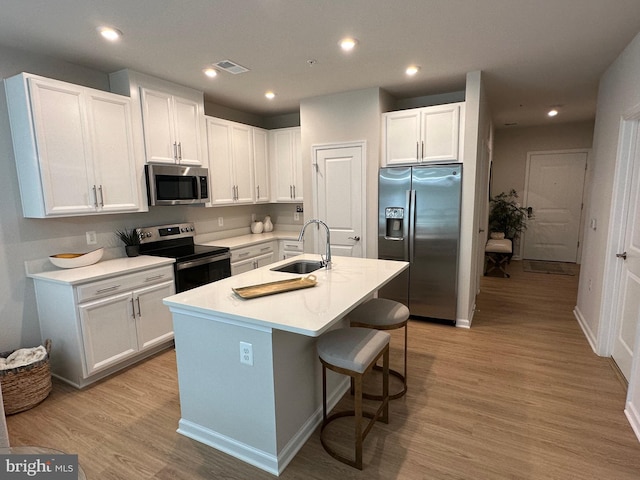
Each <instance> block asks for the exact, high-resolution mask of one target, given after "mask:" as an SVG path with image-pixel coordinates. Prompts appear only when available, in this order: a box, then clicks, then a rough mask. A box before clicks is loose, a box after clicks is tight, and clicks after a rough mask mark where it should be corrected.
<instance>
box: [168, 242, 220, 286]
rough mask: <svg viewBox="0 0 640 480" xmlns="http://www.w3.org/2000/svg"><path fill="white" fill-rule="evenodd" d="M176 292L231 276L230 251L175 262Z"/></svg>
mask: <svg viewBox="0 0 640 480" xmlns="http://www.w3.org/2000/svg"><path fill="white" fill-rule="evenodd" d="M175 274H176V293H180V292H184V291H186V290H191V289H192V288H196V287H200V286H201V285H206V284H207V283H211V282H215V281H217V280H222V279H223V278H227V277H230V276H231V253H229V252H227V253H223V254H221V255H214V256H211V257H203V258H198V259H196V260H185V261H181V262H177V263H176V264H175Z"/></svg>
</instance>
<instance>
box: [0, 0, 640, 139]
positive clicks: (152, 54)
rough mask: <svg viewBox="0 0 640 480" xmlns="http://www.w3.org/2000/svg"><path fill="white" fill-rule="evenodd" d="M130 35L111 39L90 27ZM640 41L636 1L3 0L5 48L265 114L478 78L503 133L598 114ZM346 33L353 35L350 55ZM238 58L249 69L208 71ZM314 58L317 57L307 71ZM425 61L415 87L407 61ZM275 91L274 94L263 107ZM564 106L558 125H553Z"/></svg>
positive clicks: (419, 91) (425, 90)
mask: <svg viewBox="0 0 640 480" xmlns="http://www.w3.org/2000/svg"><path fill="white" fill-rule="evenodd" d="M104 24H107V25H112V26H115V27H117V28H119V29H120V30H122V31H123V32H124V37H123V38H122V39H121V40H120V42H118V43H117V44H108V43H106V42H105V41H103V40H102V39H101V38H99V37H98V35H97V34H96V28H97V27H98V26H100V25H104ZM638 32H640V1H639V0H395V1H393V0H289V1H286V0H5V1H3V2H2V5H0V45H5V46H9V47H16V48H21V49H25V50H29V51H34V52H38V53H44V54H47V55H51V56H54V57H57V58H61V59H64V60H68V61H70V62H72V63H76V64H80V65H85V66H88V67H92V68H95V69H98V70H101V71H104V72H112V71H116V70H119V69H122V68H131V69H134V70H137V71H140V72H144V73H147V74H150V75H154V76H158V77H161V78H165V79H167V80H171V81H174V82H177V83H180V84H183V85H187V86H190V87H193V88H196V89H198V90H202V91H204V92H205V95H206V99H207V100H208V101H210V102H213V103H217V104H220V105H223V106H227V107H231V108H235V109H238V110H241V111H245V112H248V113H254V114H258V115H262V116H273V115H279V114H284V113H291V112H295V111H297V110H298V108H299V103H300V100H301V99H304V98H309V97H314V96H318V95H325V94H330V93H337V92H344V91H349V90H356V89H362V88H368V87H382V88H383V89H385V90H387V91H388V92H389V93H391V94H392V95H394V96H396V97H398V98H408V97H416V96H422V95H431V94H437V93H447V92H452V91H458V90H463V89H464V85H465V74H466V72H469V71H474V70H482V71H483V72H484V79H485V85H486V88H487V92H488V95H489V100H490V104H491V109H492V112H493V117H494V121H495V123H496V126H497V127H501V126H503V125H504V124H505V123H517V124H519V125H536V124H544V123H547V122H550V121H553V122H567V121H580V120H588V119H593V117H594V115H595V102H596V95H597V87H598V79H599V78H600V76H601V75H602V73H603V72H604V71H605V70H606V68H607V67H608V66H609V65H610V64H611V63H612V62H613V60H614V59H615V58H616V57H617V56H618V55H619V54H620V53H621V51H622V50H623V49H624V47H625V46H626V45H627V44H628V43H629V42H630V41H631V40H632V39H633V37H634V36H635V35H636V34H637V33H638ZM344 36H353V37H355V38H357V39H358V40H359V45H358V47H357V49H356V50H355V51H354V52H352V53H351V54H349V55H345V54H344V53H342V52H341V51H340V50H339V48H338V41H339V39H340V38H342V37H344ZM224 59H230V60H232V61H234V62H237V63H239V64H241V65H243V66H245V67H247V68H249V69H250V72H248V73H244V74H241V75H231V74H228V73H224V72H223V73H220V74H219V75H218V77H217V78H215V79H213V80H211V79H208V78H206V77H204V76H203V74H202V69H203V68H204V67H205V66H206V65H208V64H211V63H213V62H216V61H219V60H224ZM308 60H315V61H316V63H315V65H313V66H309V64H308V63H307V61H308ZM412 63H414V64H418V65H420V66H421V70H420V72H419V74H418V75H417V76H416V77H414V78H412V79H408V78H407V77H406V76H405V75H404V69H405V67H406V66H407V65H409V64H412ZM267 90H273V91H275V92H276V93H277V96H276V98H275V99H274V100H272V101H268V100H266V99H265V98H264V93H265V91H267ZM552 105H561V108H560V111H561V114H560V115H559V116H558V117H556V118H555V119H553V120H549V119H548V118H546V117H545V112H546V111H547V110H548V109H549V107H550V106H552Z"/></svg>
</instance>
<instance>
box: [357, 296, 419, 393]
mask: <svg viewBox="0 0 640 480" xmlns="http://www.w3.org/2000/svg"><path fill="white" fill-rule="evenodd" d="M409 316H410V313H409V309H408V308H407V307H406V306H405V305H403V304H402V303H400V302H396V301H393V300H389V299H388V298H372V299H371V300H368V301H366V302H365V303H363V304H361V305H359V306H357V307H356V308H355V309H354V310H352V311H351V313H349V315H348V317H347V318H348V319H349V321H350V323H351V326H352V327H364V328H372V329H375V330H394V329H397V328H404V371H403V373H400V372H398V371H397V370H393V369H391V368H390V369H389V373H390V374H391V375H393V376H394V377H397V378H399V379H400V381H401V382H402V389H401V390H400V391H399V392H396V393H394V394H392V395H389V399H391V400H393V399H396V398H400V397H401V396H403V395H404V394H405V393H407V330H408V326H407V325H408V321H409ZM374 368H376V370H379V369H380V367H379V366H376V367H374ZM363 395H364V397H365V398H369V399H373V400H381V396H380V395H371V394H368V393H364V394H363Z"/></svg>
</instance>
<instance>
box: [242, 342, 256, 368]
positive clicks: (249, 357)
mask: <svg viewBox="0 0 640 480" xmlns="http://www.w3.org/2000/svg"><path fill="white" fill-rule="evenodd" d="M240 363H244V364H245V365H249V366H251V367H253V345H251V344H250V343H247V342H240Z"/></svg>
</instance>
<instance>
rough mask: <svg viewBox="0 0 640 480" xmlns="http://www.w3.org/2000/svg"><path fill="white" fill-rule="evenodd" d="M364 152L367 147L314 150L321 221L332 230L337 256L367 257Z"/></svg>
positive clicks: (350, 146)
mask: <svg viewBox="0 0 640 480" xmlns="http://www.w3.org/2000/svg"><path fill="white" fill-rule="evenodd" d="M363 152H364V144H358V145H353V144H349V145H348V146H331V147H326V148H324V147H322V148H314V177H315V179H314V180H315V182H314V183H315V187H316V212H317V218H319V219H320V220H322V221H324V222H325V223H326V224H327V225H328V226H329V229H330V231H331V254H332V255H333V256H347V257H362V256H363V255H364V251H365V249H364V247H363V244H364V234H365V230H364V228H363V218H362V216H363V213H364V188H363V179H364V178H365V177H364V175H363V156H364V153H363ZM319 244H320V247H319V248H320V250H319V251H324V249H323V246H322V240H319ZM316 245H318V243H317V244H316Z"/></svg>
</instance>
